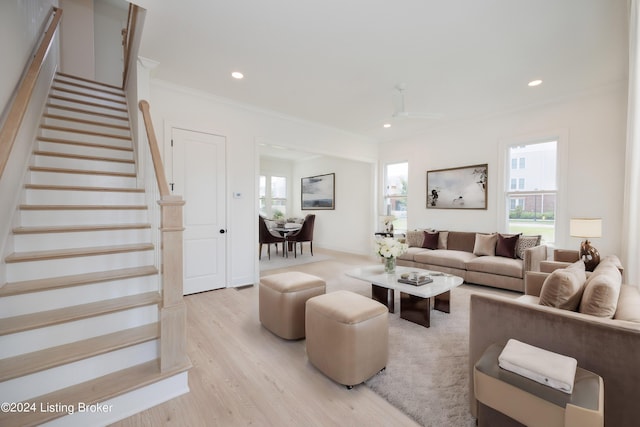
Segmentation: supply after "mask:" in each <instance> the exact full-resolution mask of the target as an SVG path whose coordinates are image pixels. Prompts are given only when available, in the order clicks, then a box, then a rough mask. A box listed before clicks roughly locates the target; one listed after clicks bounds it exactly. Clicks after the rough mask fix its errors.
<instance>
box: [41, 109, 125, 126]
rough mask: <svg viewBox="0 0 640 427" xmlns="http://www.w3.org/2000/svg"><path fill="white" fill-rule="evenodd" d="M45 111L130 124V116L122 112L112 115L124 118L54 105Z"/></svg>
mask: <svg viewBox="0 0 640 427" xmlns="http://www.w3.org/2000/svg"><path fill="white" fill-rule="evenodd" d="M45 112H46V113H48V114H55V115H58V116H64V117H71V118H75V119H81V120H92V121H94V122H100V123H105V124H112V125H118V126H129V118H128V116H123V115H122V114H120V113H117V114H112V115H115V116H118V117H122V118H112V117H105V116H103V115H97V114H90V113H88V112H78V111H69V110H67V109H64V108H59V107H54V106H51V105H49V106H47V108H46V110H45Z"/></svg>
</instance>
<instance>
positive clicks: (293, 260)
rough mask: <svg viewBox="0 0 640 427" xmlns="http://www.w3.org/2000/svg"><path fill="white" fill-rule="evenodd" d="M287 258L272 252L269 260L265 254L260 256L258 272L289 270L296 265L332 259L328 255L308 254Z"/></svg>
mask: <svg viewBox="0 0 640 427" xmlns="http://www.w3.org/2000/svg"><path fill="white" fill-rule="evenodd" d="M290 255H291V256H289V257H288V258H285V257H283V256H282V254H281V253H280V254H278V255H276V254H275V253H274V252H272V253H271V259H269V258H268V257H267V256H266V254H265V255H263V256H262V259H261V260H260V271H269V270H277V269H280V268H289V267H295V266H297V265H302V264H309V263H312V262H318V261H327V260H330V259H332V257H331V256H329V255H324V254H318V253H316V254H315V255H311V254H310V253H309V252H305V253H303V254H298V255H297V256H296V257H294V256H293V254H290Z"/></svg>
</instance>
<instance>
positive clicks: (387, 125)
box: [382, 123, 391, 128]
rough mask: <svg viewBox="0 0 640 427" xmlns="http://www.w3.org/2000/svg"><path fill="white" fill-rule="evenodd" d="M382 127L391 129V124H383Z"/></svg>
mask: <svg viewBox="0 0 640 427" xmlns="http://www.w3.org/2000/svg"><path fill="white" fill-rule="evenodd" d="M382 127H385V128H390V127H391V123H385V124H383V125H382Z"/></svg>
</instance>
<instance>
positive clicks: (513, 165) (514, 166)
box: [511, 159, 518, 169]
mask: <svg viewBox="0 0 640 427" xmlns="http://www.w3.org/2000/svg"><path fill="white" fill-rule="evenodd" d="M511 169H518V159H511Z"/></svg>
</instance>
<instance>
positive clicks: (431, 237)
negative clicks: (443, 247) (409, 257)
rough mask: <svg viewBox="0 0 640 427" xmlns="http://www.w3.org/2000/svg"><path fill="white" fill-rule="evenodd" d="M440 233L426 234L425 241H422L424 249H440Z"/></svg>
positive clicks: (428, 232) (426, 232)
mask: <svg viewBox="0 0 640 427" xmlns="http://www.w3.org/2000/svg"><path fill="white" fill-rule="evenodd" d="M439 235H440V233H438V232H437V231H436V232H435V233H432V232H430V231H425V232H424V240H423V241H422V247H423V248H425V249H438V236H439Z"/></svg>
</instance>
